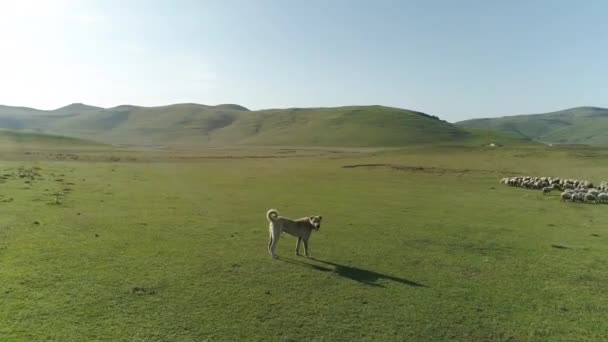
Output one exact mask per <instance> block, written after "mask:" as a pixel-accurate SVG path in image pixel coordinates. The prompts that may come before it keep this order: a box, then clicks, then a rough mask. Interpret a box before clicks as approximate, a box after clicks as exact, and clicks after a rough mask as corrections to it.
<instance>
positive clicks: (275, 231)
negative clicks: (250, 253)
mask: <svg viewBox="0 0 608 342" xmlns="http://www.w3.org/2000/svg"><path fill="white" fill-rule="evenodd" d="M270 234H271V238H272V240H271V241H270V244H269V248H270V255H271V256H272V257H273V258H276V257H277V254H276V250H277V244H278V243H279V238H280V237H281V227H277V226H276V225H274V224H273V225H272V226H271V228H270Z"/></svg>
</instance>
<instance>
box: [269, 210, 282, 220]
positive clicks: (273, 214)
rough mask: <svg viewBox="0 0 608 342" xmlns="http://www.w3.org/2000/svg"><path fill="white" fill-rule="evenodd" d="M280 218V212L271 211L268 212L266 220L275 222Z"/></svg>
mask: <svg viewBox="0 0 608 342" xmlns="http://www.w3.org/2000/svg"><path fill="white" fill-rule="evenodd" d="M278 217H279V212H278V211H277V210H276V209H270V210H268V211H267V212H266V218H267V219H268V222H273V221H274V220H276V219H277V218H278Z"/></svg>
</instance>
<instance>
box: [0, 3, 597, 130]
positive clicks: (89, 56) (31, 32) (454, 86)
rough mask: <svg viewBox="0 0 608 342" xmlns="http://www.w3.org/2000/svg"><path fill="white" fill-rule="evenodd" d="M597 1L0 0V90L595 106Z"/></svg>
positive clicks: (59, 98)
mask: <svg viewBox="0 0 608 342" xmlns="http://www.w3.org/2000/svg"><path fill="white" fill-rule="evenodd" d="M606 13H608V2H606V1H549V0H547V1H533V0H530V1H481V0H480V1H465V0H461V1H447V0H446V1H405V0H402V1H372V0H369V1H356V0H351V1H346V0H306V1H295V0H276V1H272V0H250V1H244V0H242V1H223V0H218V1H204V0H200V1H126V0H121V1H117V0H110V1H103V0H99V1H86V0H78V1H77V0H57V1H53V0H48V1H45V0H39V1H34V0H24V1H12V0H0V42H2V49H1V50H0V51H1V52H2V55H1V57H0V79H1V82H0V104H7V105H23V106H31V107H37V108H43V109H51V108H56V107H60V106H63V105H65V104H69V103H72V102H84V103H87V104H92V105H98V106H104V107H110V106H115V105H119V104H126V103H129V104H138V105H164V104H169V103H178V102H197V103H203V104H219V103H238V104H241V105H244V106H246V107H249V108H252V109H261V108H272V107H310V106H339V105H352V104H381V105H387V106H395V107H401V108H408V109H414V110H419V111H423V112H427V113H429V114H433V115H438V116H440V117H441V118H443V119H446V120H448V121H457V120H461V119H465V118H471V117H485V116H499V115H506V114H522V113H537V112H546V111H551V110H558V109H565V108H569V107H575V106H582V105H593V106H603V107H608V82H607V80H608V62H607V61H608V20H606Z"/></svg>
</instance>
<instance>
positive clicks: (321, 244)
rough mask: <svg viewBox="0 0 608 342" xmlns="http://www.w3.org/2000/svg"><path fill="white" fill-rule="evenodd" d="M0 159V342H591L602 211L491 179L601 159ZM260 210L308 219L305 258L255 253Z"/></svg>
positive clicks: (309, 153) (546, 153)
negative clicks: (311, 228) (311, 218)
mask: <svg viewBox="0 0 608 342" xmlns="http://www.w3.org/2000/svg"><path fill="white" fill-rule="evenodd" d="M58 155H61V156H62V157H58ZM66 155H69V156H71V157H65V156H66ZM0 156H1V157H2V160H3V161H2V162H0V177H1V178H0V183H1V184H0V186H2V190H3V191H2V192H1V193H0V209H1V210H2V213H3V215H1V216H0V302H1V305H0V340H1V341H204V340H210V341H217V340H259V341H300V340H325V341H338V340H340V341H352V340H374V341H389V340H399V341H403V340H408V341H431V340H438V341H441V340H457V341H586V340H603V339H605V338H606V336H608V324H607V323H606V319H607V318H608V314H607V311H606V307H607V306H608V297H606V296H604V295H603V290H604V285H605V284H606V281H607V280H608V226H606V224H605V222H606V220H607V219H608V206H606V205H583V204H573V203H561V202H560V201H559V199H558V195H557V194H555V193H553V194H549V195H545V196H543V195H542V194H541V193H540V192H537V191H531V190H522V189H516V188H511V187H506V186H503V185H500V184H498V180H499V179H500V178H501V177H504V176H508V175H516V174H524V175H528V174H529V175H551V176H561V177H576V178H587V179H591V180H594V181H600V180H605V179H608V176H607V175H606V173H605V170H606V168H607V167H608V150H606V149H598V148H559V149H556V148H550V147H544V146H529V147H518V148H507V147H504V148H494V149H492V148H481V147H418V148H409V149H408V148H406V149H394V150H386V151H384V150H356V149H333V150H332V149H297V150H296V149H287V148H285V149H278V148H277V149H238V150H228V149H215V150H213V149H209V150H192V151H171V150H148V151H134V150H133V151H131V150H110V149H101V148H100V149H83V150H81V151H71V152H69V154H68V153H63V152H61V153H59V152H53V151H49V150H48V149H35V148H29V149H27V150H23V151H17V152H14V153H8V152H5V153H4V154H1V155H0ZM363 164H377V166H357V165H363ZM378 164H379V165H378ZM382 164H386V166H382ZM344 166H351V167H346V168H345V167H344ZM352 166H354V167H352ZM271 207H273V208H276V209H278V210H279V212H280V213H281V214H283V215H285V216H289V217H300V216H304V215H308V214H311V215H312V214H320V215H323V220H324V222H323V225H322V227H321V229H320V231H319V232H315V233H314V234H313V237H312V240H311V251H312V255H313V257H314V258H315V259H306V258H303V257H296V256H294V247H295V239H294V238H291V237H284V238H282V239H281V241H280V243H279V247H278V253H279V256H280V259H278V260H272V259H271V258H270V257H269V255H268V254H267V251H266V245H267V239H268V232H267V230H268V224H267V222H266V219H265V212H266V210H267V209H268V208H271Z"/></svg>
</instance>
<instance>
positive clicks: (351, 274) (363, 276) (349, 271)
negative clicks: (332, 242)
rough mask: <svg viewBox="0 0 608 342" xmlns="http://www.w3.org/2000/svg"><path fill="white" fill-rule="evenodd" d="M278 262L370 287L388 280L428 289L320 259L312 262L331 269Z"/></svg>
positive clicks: (410, 282)
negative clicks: (328, 273) (334, 275)
mask: <svg viewBox="0 0 608 342" xmlns="http://www.w3.org/2000/svg"><path fill="white" fill-rule="evenodd" d="M278 260H281V261H284V262H287V263H290V264H294V265H299V266H304V267H309V268H312V269H314V270H317V271H321V272H331V273H333V274H336V275H338V276H340V277H344V278H348V279H351V280H355V281H358V282H360V283H363V284H366V285H370V286H377V287H384V286H382V285H380V284H378V283H377V281H378V280H379V279H387V280H392V281H394V282H397V283H400V284H403V285H408V286H413V287H428V286H426V285H424V284H420V283H417V282H414V281H411V280H407V279H405V278H399V277H395V276H391V275H387V274H382V273H378V272H374V271H368V270H364V269H361V268H357V267H352V266H346V265H340V264H337V263H334V262H330V261H325V260H320V259H314V258H312V260H314V261H317V262H320V263H323V264H325V265H329V266H332V267H331V268H330V267H325V266H319V265H315V264H310V263H307V262H302V261H299V260H292V259H285V258H279V259H278Z"/></svg>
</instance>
